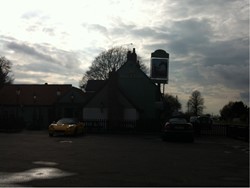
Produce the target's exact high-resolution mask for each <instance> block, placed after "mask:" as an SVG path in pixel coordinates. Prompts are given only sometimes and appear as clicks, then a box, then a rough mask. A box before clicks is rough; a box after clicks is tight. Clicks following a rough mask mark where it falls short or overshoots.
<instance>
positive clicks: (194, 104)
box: [187, 90, 205, 116]
mask: <svg viewBox="0 0 250 188" xmlns="http://www.w3.org/2000/svg"><path fill="white" fill-rule="evenodd" d="M187 106H188V111H189V113H190V114H192V115H195V116H198V115H202V112H203V109H204V108H205V106H204V98H202V96H201V93H200V92H199V91H197V90H196V91H193V93H192V94H191V96H190V98H189V100H188V102H187Z"/></svg>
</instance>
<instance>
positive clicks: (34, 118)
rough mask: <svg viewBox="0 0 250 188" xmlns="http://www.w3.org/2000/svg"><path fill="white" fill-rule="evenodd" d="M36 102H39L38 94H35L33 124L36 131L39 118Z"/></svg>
mask: <svg viewBox="0 0 250 188" xmlns="http://www.w3.org/2000/svg"><path fill="white" fill-rule="evenodd" d="M36 100H37V96H36V94H35V93H34V94H33V106H34V108H33V124H34V128H35V129H36V128H37V122H36V121H37V118H36Z"/></svg>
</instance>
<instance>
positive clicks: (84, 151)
mask: <svg viewBox="0 0 250 188" xmlns="http://www.w3.org/2000/svg"><path fill="white" fill-rule="evenodd" d="M0 152H1V155H0V156H1V157H0V186H1V187H2V186H25V187H27V186H59V187H60V186H181V187H182V186H235V187H237V186H249V145H248V143H247V142H244V141H240V140H234V139H230V138H227V137H221V136H220V137H219V136H217V137H216V136H200V137H198V138H196V139H195V141H194V143H185V142H163V141H162V140H161V137H160V135H159V134H137V135H136V134H134V135H128V134H86V135H85V136H78V137H65V136H57V137H51V138H50V137H49V136H48V133H47V132H45V131H37V132H35V131H23V132H21V133H12V134H7V133H0Z"/></svg>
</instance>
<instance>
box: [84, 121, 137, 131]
mask: <svg viewBox="0 0 250 188" xmlns="http://www.w3.org/2000/svg"><path fill="white" fill-rule="evenodd" d="M84 124H85V127H86V129H87V131H88V132H105V131H108V130H117V131H128V130H135V129H136V120H121V121H108V120H106V119H98V120H84Z"/></svg>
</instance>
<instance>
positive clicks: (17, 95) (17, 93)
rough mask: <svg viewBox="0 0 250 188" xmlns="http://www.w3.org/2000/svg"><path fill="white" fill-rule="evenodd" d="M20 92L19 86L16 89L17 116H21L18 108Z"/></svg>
mask: <svg viewBox="0 0 250 188" xmlns="http://www.w3.org/2000/svg"><path fill="white" fill-rule="evenodd" d="M20 94H21V89H20V88H17V90H16V97H17V99H16V101H17V108H16V118H18V116H19V113H18V108H19V97H20Z"/></svg>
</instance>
